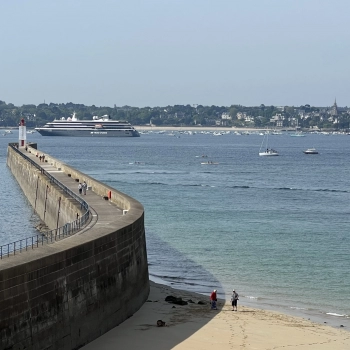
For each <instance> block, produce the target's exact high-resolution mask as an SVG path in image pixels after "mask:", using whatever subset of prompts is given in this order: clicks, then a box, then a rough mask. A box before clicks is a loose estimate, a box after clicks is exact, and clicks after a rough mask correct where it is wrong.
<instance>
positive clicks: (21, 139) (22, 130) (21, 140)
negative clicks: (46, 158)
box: [18, 118, 27, 147]
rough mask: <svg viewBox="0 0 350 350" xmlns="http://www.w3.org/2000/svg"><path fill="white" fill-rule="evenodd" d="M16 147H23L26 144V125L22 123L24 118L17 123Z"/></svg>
mask: <svg viewBox="0 0 350 350" xmlns="http://www.w3.org/2000/svg"><path fill="white" fill-rule="evenodd" d="M18 131H19V132H18V146H20V147H24V146H25V143H26V135H27V132H26V123H25V121H24V118H22V119H21V122H20V123H19V128H18Z"/></svg>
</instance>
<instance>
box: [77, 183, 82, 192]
mask: <svg viewBox="0 0 350 350" xmlns="http://www.w3.org/2000/svg"><path fill="white" fill-rule="evenodd" d="M78 190H79V194H81V193H82V192H83V185H82V184H81V182H79V185H78Z"/></svg>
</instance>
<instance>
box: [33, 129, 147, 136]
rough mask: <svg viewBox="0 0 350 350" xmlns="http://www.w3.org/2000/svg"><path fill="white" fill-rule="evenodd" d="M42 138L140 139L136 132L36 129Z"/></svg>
mask: <svg viewBox="0 0 350 350" xmlns="http://www.w3.org/2000/svg"><path fill="white" fill-rule="evenodd" d="M36 130H37V132H38V133H40V134H41V135H42V136H73V137H139V136H140V134H139V133H138V132H137V131H136V130H92V129H90V130H57V129H49V128H36Z"/></svg>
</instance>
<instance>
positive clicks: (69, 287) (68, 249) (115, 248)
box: [0, 152, 149, 349]
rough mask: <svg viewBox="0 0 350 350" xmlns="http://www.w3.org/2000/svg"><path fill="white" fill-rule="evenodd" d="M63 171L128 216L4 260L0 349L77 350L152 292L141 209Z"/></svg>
mask: <svg viewBox="0 0 350 350" xmlns="http://www.w3.org/2000/svg"><path fill="white" fill-rule="evenodd" d="M47 157H48V156H47ZM15 158H16V156H15V155H14V153H13V152H9V153H8V163H9V164H11V170H12V171H13V172H14V173H16V172H17V173H18V174H19V173H20V172H21V171H22V170H20V169H26V170H25V171H26V172H27V174H28V175H29V178H35V176H36V175H35V172H36V170H35V169H31V168H30V167H28V168H26V166H24V165H23V164H21V161H20V160H18V159H15ZM49 161H53V159H51V158H50V157H49ZM57 162H58V161H57ZM60 166H61V167H62V168H63V167H64V168H65V171H69V174H71V176H79V178H81V180H84V179H85V180H88V181H87V182H88V184H89V186H91V187H92V188H93V190H96V191H98V192H101V193H102V195H105V194H106V193H108V192H109V191H111V192H112V200H114V201H115V202H118V203H121V205H120V207H121V208H123V209H128V214H127V215H123V216H116V219H115V221H113V222H109V223H108V225H95V226H94V227H93V228H92V229H90V230H88V231H87V232H84V233H83V234H76V235H74V236H72V237H69V238H66V239H64V240H62V241H58V242H56V243H54V244H52V245H46V246H42V247H39V248H37V249H35V250H32V251H26V252H22V253H20V254H18V255H16V256H12V257H10V258H6V259H3V260H1V262H0V342H1V343H0V349H78V348H79V347H81V346H83V345H84V344H86V343H88V342H90V341H92V340H93V339H95V338H97V337H98V336H100V335H101V334H103V333H105V332H107V331H108V330H110V329H111V328H113V327H115V326H117V325H118V324H120V323H121V322H123V321H124V320H125V319H127V318H128V317H130V316H131V315H132V314H133V313H134V312H135V311H137V310H138V309H139V308H140V307H141V305H142V304H143V303H144V302H145V301H146V299H147V297H148V294H149V279H148V266H147V254H146V241H145V229H144V211H143V207H142V205H141V204H140V203H139V202H137V201H135V200H134V199H132V198H130V197H128V196H126V195H124V194H122V193H120V192H118V191H116V190H114V189H113V188H110V187H108V186H106V185H104V184H102V183H100V182H98V181H96V180H94V179H92V178H90V177H87V176H86V175H84V174H82V173H80V172H78V171H76V170H75V169H73V168H71V167H69V166H66V165H64V164H60ZM83 176H85V178H83ZM33 183H35V181H34V182H33ZM28 195H30V196H32V195H31V194H28ZM54 195H56V194H54ZM41 200H42V199H41ZM106 203H108V202H107V201H106ZM97 214H98V213H97Z"/></svg>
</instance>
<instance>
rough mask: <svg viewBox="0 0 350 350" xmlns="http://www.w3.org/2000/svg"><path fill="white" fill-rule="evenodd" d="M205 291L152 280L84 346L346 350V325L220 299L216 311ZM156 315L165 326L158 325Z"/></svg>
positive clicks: (349, 337) (105, 349)
mask: <svg viewBox="0 0 350 350" xmlns="http://www.w3.org/2000/svg"><path fill="white" fill-rule="evenodd" d="M209 293H210V291H208V296H207V297H206V296H203V295H200V294H196V293H191V292H186V291H180V290H176V289H172V288H171V287H168V286H165V285H161V284H156V283H154V282H151V292H150V295H149V298H148V301H147V302H146V303H145V304H144V305H143V306H142V307H141V309H140V310H139V311H138V312H136V313H135V314H134V315H133V316H132V317H130V318H129V319H128V320H126V321H125V322H123V323H122V324H121V325H119V326H118V327H115V328H114V329H112V330H111V331H109V332H108V333H106V334H104V335H102V336H101V337H100V338H98V339H96V340H95V341H93V342H92V343H90V344H88V345H86V346H85V347H83V349H84V350H95V349H99V350H111V349H129V350H131V349H149V350H168V349H176V350H185V349H186V350H187V349H194V350H207V349H208V350H209V349H211V350H212V349H216V350H228V349H247V350H250V349H251V350H253V349H254V350H255V349H261V350H262V349H264V350H268V349H271V350H272V349H282V348H286V349H316V350H326V349H327V350H348V349H350V332H349V331H347V330H345V329H344V330H343V329H336V328H332V327H330V326H326V325H321V324H317V323H313V322H311V321H308V320H305V319H302V318H297V317H292V316H288V315H284V314H279V313H276V312H272V311H266V310H259V309H252V308H247V307H244V306H240V305H238V312H235V311H232V307H231V305H230V303H229V302H228V301H227V302H225V301H223V300H221V301H219V302H218V310H210V305H209ZM170 295H172V296H175V297H181V298H182V300H185V301H188V300H192V301H193V303H191V302H190V303H188V305H183V306H182V305H174V304H171V303H168V302H166V301H165V298H166V297H167V296H170ZM198 301H203V302H205V303H206V304H205V305H199V304H198ZM157 320H162V321H164V322H166V326H165V327H157Z"/></svg>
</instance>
